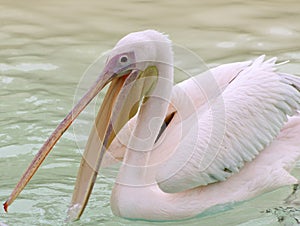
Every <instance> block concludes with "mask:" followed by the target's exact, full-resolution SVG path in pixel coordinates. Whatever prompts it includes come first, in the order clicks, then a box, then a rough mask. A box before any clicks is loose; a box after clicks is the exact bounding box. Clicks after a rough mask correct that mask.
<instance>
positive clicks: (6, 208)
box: [3, 202, 8, 213]
mask: <svg viewBox="0 0 300 226" xmlns="http://www.w3.org/2000/svg"><path fill="white" fill-rule="evenodd" d="M3 208H4V211H5V212H6V213H7V212H8V205H7V202H5V203H4V204H3Z"/></svg>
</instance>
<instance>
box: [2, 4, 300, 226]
mask: <svg viewBox="0 0 300 226" xmlns="http://www.w3.org/2000/svg"><path fill="white" fill-rule="evenodd" d="M186 2H187V1H183V0H180V1H171V0H170V1H160V2H159V3H154V2H152V1H133V0H131V1H126V2H125V1H121V0H119V1H116V0H112V1H96V0H91V1H88V2H85V1H83V0H79V1H76V2H75V1H69V0H67V1H63V2H62V1H57V0H54V1H48V2H46V1H43V2H40V1H34V0H30V1H26V2H25V1H3V0H0V12H1V13H0V26H1V29H0V100H1V101H0V128H1V130H0V170H1V171H0V176H1V177H0V200H2V201H4V200H5V199H6V198H7V196H8V195H9V193H10V192H11V190H12V188H13V187H14V185H15V184H16V182H17V181H18V180H19V178H20V176H21V174H22V173H23V171H24V170H25V168H26V167H27V165H28V164H29V162H30V161H31V159H32V158H33V156H34V154H35V153H36V152H37V150H38V149H39V148H40V146H41V145H42V143H43V142H44V140H45V139H46V138H47V137H48V135H49V134H50V133H51V132H52V130H53V129H54V127H55V126H56V125H57V124H58V122H59V121H60V120H61V119H62V118H63V117H64V116H65V114H66V113H67V112H68V111H69V110H70V109H71V107H72V106H73V100H74V96H75V97H76V98H77V96H76V93H77V86H78V83H79V81H80V79H81V77H82V75H83V73H84V71H85V70H86V68H87V67H88V66H89V65H90V64H91V63H92V62H93V61H94V60H95V59H96V58H97V57H98V56H99V55H100V54H102V53H103V52H105V51H107V50H108V49H110V48H112V47H113V45H114V44H115V43H116V41H117V40H118V39H120V38H121V37H123V36H124V35H125V34H127V33H129V32H132V31H137V30H143V29H147V28H154V29H157V30H160V31H163V32H165V33H167V34H169V35H170V37H171V39H172V40H173V41H174V42H176V43H177V44H180V45H183V46H185V47H186V48H188V49H191V50H192V51H194V52H195V53H197V54H198V55H199V56H201V57H202V58H203V59H204V60H205V62H206V63H207V65H208V66H215V65H218V64H221V63H225V62H233V61H241V60H248V59H251V58H254V57H257V56H258V55H260V54H263V53H265V54H267V56H278V58H279V60H280V61H284V60H290V61H291V62H290V63H289V64H288V65H284V66H282V67H281V69H282V70H284V71H286V72H290V73H295V74H300V45H299V43H300V26H299V21H300V14H299V8H300V3H299V1H296V0H294V1H284V2H283V1H265V2H261V1H247V2H245V1H234V0H231V1H226V2H224V1H220V0H219V1H217V0H215V1H207V2H200V1H196V0H194V1H189V3H186ZM177 57H178V59H180V56H177ZM183 62H184V61H183ZM195 67H197V65H195ZM76 98H75V99H76ZM78 124H79V125H81V124H82V125H85V124H87V121H85V120H84V119H81V121H79V122H78ZM86 136H87V134H81V137H79V138H78V137H77V138H75V136H74V134H73V130H72V129H70V130H69V131H68V132H66V133H65V134H64V136H63V138H62V139H61V141H60V142H59V143H58V144H57V146H56V147H55V148H54V150H53V152H52V153H51V154H50V155H49V157H48V158H47V160H46V161H45V162H44V163H43V165H42V167H41V168H40V170H39V171H38V173H37V174H36V175H35V176H34V178H33V179H32V181H31V183H29V185H28V186H27V187H26V189H25V190H24V191H23V192H22V194H21V196H20V197H19V198H18V199H17V200H16V201H15V203H14V204H13V205H12V206H11V207H10V209H9V214H5V213H4V211H3V210H1V211H0V222H3V223H6V224H8V225H24V224H26V225H27V224H28V225H61V224H63V223H64V219H65V217H66V209H67V207H68V204H69V202H70V199H71V194H72V190H73V185H74V182H75V177H76V173H77V169H78V166H79V162H80V158H81V155H80V153H81V151H82V150H81V149H80V148H78V146H77V143H76V141H78V139H79V140H85V139H86ZM79 143H80V142H79ZM79 147H81V145H79ZM116 172H117V167H115V168H112V169H105V170H103V171H102V173H101V174H100V176H99V177H98V181H97V184H96V186H95V188H94V192H93V194H92V197H91V199H90V201H89V204H88V206H87V208H86V211H85V213H84V215H83V217H82V219H81V220H80V221H79V222H75V223H72V224H71V225H101V224H105V225H125V224H126V225H127V224H131V225H150V224H153V223H152V222H143V221H128V220H125V219H121V218H118V217H115V216H113V215H112V213H111V211H110V206H109V197H110V191H111V188H112V186H113V182H114V177H115V175H116ZM294 174H295V175H298V178H299V177H300V167H297V168H296V169H295V170H294ZM289 192H290V188H287V187H286V188H282V189H279V190H276V191H274V192H271V193H268V194H264V195H261V196H259V197H257V198H255V199H252V200H249V201H246V202H243V203H239V204H234V205H227V206H225V207H219V208H217V209H216V210H213V211H212V212H209V213H206V214H203V215H201V216H199V217H196V218H193V219H190V220H186V221H183V222H178V224H180V225H181V224H190V225H199V224H201V225H240V226H246V225H247V226H248V225H278V224H279V223H278V222H277V217H278V215H280V214H281V212H280V211H279V212H280V213H278V211H277V212H276V213H275V212H274V211H275V210H274V208H275V207H279V206H284V205H283V202H282V200H283V199H284V198H285V197H286V196H287V195H288V194H289ZM272 208H273V209H272ZM267 209H272V211H271V213H266V210H267ZM283 212H285V211H283ZM276 214H277V215H276ZM283 214H285V213H283ZM290 221H291V222H293V217H290ZM157 224H159V225H173V224H177V223H175V222H162V223H157ZM291 224H293V223H291Z"/></svg>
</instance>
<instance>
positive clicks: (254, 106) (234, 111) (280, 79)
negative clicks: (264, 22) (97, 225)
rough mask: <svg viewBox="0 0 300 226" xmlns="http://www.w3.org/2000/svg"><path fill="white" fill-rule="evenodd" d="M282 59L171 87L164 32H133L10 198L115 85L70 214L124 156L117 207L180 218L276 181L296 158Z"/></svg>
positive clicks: (298, 132)
mask: <svg viewBox="0 0 300 226" xmlns="http://www.w3.org/2000/svg"><path fill="white" fill-rule="evenodd" d="M276 65H277V64H276V58H271V59H269V60H265V57H264V56H261V57H258V58H257V59H255V60H253V61H245V62H238V63H231V64H225V65H221V66H218V67H216V68H213V69H211V70H209V71H208V72H205V73H203V74H201V75H198V76H195V77H192V78H190V79H188V80H185V81H183V82H181V83H179V84H177V85H175V86H174V84H173V73H174V68H173V52H172V43H171V41H170V40H169V38H168V36H167V35H165V34H162V33H160V32H158V31H155V30H145V31H141V32H135V33H130V34H128V35H127V36H125V37H124V38H122V39H121V40H120V41H119V42H118V43H117V44H116V46H115V47H114V48H113V49H112V51H111V52H110V54H109V56H108V58H107V61H106V63H105V66H104V69H103V71H102V72H101V73H100V75H99V77H98V78H97V80H96V82H95V83H94V84H93V85H92V87H91V88H90V89H89V90H88V91H87V93H86V94H85V95H84V96H83V97H82V99H80V101H79V102H78V104H77V105H76V106H75V107H74V108H73V109H72V110H71V111H70V113H69V114H68V115H67V116H66V118H65V119H64V120H63V121H62V122H61V123H60V124H59V125H58V127H57V128H56V129H55V131H54V132H53V134H52V135H51V136H50V137H49V138H48V140H47V141H46V142H45V143H44V145H43V146H42V147H41V149H40V151H39V152H38V153H37V155H36V156H35V158H34V159H33V161H32V163H31V164H30V166H29V167H28V169H27V170H26V171H25V173H24V174H23V176H22V178H21V180H20V181H19V182H18V184H17V185H16V187H15V189H14V190H13V192H12V193H11V195H10V196H9V198H8V199H7V201H6V202H5V203H4V209H5V210H6V211H7V209H8V206H9V205H10V204H11V203H12V202H13V201H14V200H15V198H16V197H17V196H18V195H19V193H20V192H21V191H22V189H23V188H24V187H25V186H26V184H27V183H28V182H29V180H30V179H31V177H32V176H33V175H34V173H35V172H36V170H37V169H38V167H39V166H40V164H41V163H42V161H43V160H44V159H45V157H46V156H47V154H48V153H49V152H50V150H51V149H52V147H53V146H54V145H55V143H56V142H57V140H58V139H59V138H60V137H61V135H62V134H63V133H64V132H65V131H66V129H67V128H68V127H69V126H70V124H71V123H72V122H73V120H74V119H75V118H76V117H77V116H78V115H79V114H80V112H81V111H82V110H83V109H84V108H85V107H86V106H87V105H88V104H89V102H90V101H91V100H92V99H93V98H94V97H95V96H96V95H97V94H98V93H99V92H100V90H102V89H103V87H105V86H106V85H108V84H110V85H109V88H108V90H107V94H106V96H105V98H104V100H103V103H102V105H101V108H100V110H99V112H98V115H97V116H96V119H95V123H94V124H93V126H92V129H91V132H90V135H89V139H88V141H87V144H86V147H85V151H84V154H83V158H82V160H81V164H80V168H79V172H78V176H77V180H76V184H75V189H74V193H73V198H72V202H71V205H70V207H69V211H68V216H69V219H71V220H75V219H79V218H80V216H81V214H82V213H83V211H84V208H85V206H86V204H87V202H88V199H89V196H90V194H91V191H92V188H93V185H94V183H95V179H96V176H97V173H98V170H99V168H100V166H101V167H104V166H107V165H111V164H113V163H115V162H118V161H121V162H122V163H121V166H120V170H119V173H118V176H117V178H116V182H115V185H114V188H113V190H112V194H111V209H112V212H113V213H114V214H115V215H117V216H120V217H124V218H130V219H145V220H179V219H187V218H191V217H194V216H196V215H198V214H200V213H202V212H203V211H205V210H207V209H209V208H211V207H213V206H216V205H219V204H226V203H229V202H236V201H241V200H246V199H249V198H251V197H254V196H256V195H258V194H261V193H263V192H267V191H270V190H274V189H276V188H278V187H280V186H284V185H293V184H298V183H299V181H298V180H297V179H296V178H295V177H294V176H292V175H291V174H290V171H291V169H292V168H293V165H294V164H295V162H296V161H297V160H298V159H299V158H300V115H299V112H298V111H299V108H300V78H299V77H297V76H294V75H290V74H286V73H280V72H277V71H276Z"/></svg>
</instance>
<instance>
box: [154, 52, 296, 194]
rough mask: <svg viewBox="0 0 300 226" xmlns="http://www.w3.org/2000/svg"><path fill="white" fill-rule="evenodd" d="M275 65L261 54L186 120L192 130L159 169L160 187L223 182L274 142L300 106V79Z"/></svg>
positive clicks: (182, 187) (177, 188) (176, 188)
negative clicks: (280, 71)
mask: <svg viewBox="0 0 300 226" xmlns="http://www.w3.org/2000/svg"><path fill="white" fill-rule="evenodd" d="M275 63H276V58H272V59H269V60H267V61H264V56H262V57H259V58H257V59H256V60H255V61H254V62H253V64H252V65H250V66H248V67H246V68H245V69H244V70H243V71H241V72H240V73H239V75H238V76H237V77H236V78H235V79H234V80H233V81H232V82H231V83H230V84H229V85H228V86H227V87H226V89H225V90H224V91H223V92H222V94H221V95H218V96H217V97H215V98H214V99H211V100H209V102H208V103H207V104H206V105H203V106H202V107H198V108H197V110H196V112H194V113H193V114H191V115H190V116H189V117H188V118H187V119H185V120H183V121H182V125H180V126H181V127H182V128H183V127H186V128H189V130H188V132H187V133H186V134H183V137H182V139H181V141H180V143H179V144H178V146H177V149H176V151H175V152H174V154H173V155H172V156H171V157H170V158H169V159H168V160H166V161H165V162H164V163H163V164H162V165H161V166H160V168H159V170H158V171H157V175H156V180H157V182H158V183H159V186H160V187H161V189H163V190H164V191H167V192H180V191H183V190H186V189H191V188H194V187H197V186H201V185H207V184H209V183H214V182H218V181H224V180H226V179H227V178H228V177H229V176H231V175H232V174H234V173H237V172H238V171H239V169H240V168H241V167H243V165H244V164H245V163H246V162H249V161H252V160H253V159H254V158H255V157H256V156H257V155H258V154H259V153H260V152H261V151H262V150H263V149H264V148H265V147H267V146H268V145H269V144H270V143H271V142H272V141H273V139H274V138H275V137H276V136H277V135H278V134H279V132H280V130H281V128H282V127H283V125H284V123H285V122H286V121H287V115H290V116H291V115H293V114H294V113H295V111H296V110H297V109H299V107H300V94H299V89H300V78H297V77H295V76H290V75H287V74H280V73H276V72H275ZM194 95H195V93H194ZM179 113H180V112H179ZM179 113H178V114H179ZM171 123H172V122H171ZM172 128H173V129H176V128H177V127H176V126H173V127H172ZM178 128H179V127H178ZM178 128H177V129H178ZM165 132H168V130H166V131H165Z"/></svg>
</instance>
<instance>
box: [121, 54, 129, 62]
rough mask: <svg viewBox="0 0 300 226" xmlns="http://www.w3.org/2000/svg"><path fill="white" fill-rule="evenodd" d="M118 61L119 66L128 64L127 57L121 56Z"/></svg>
mask: <svg viewBox="0 0 300 226" xmlns="http://www.w3.org/2000/svg"><path fill="white" fill-rule="evenodd" d="M119 61H120V63H121V64H125V63H127V62H128V56H127V55H123V56H121V57H120V58H119Z"/></svg>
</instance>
